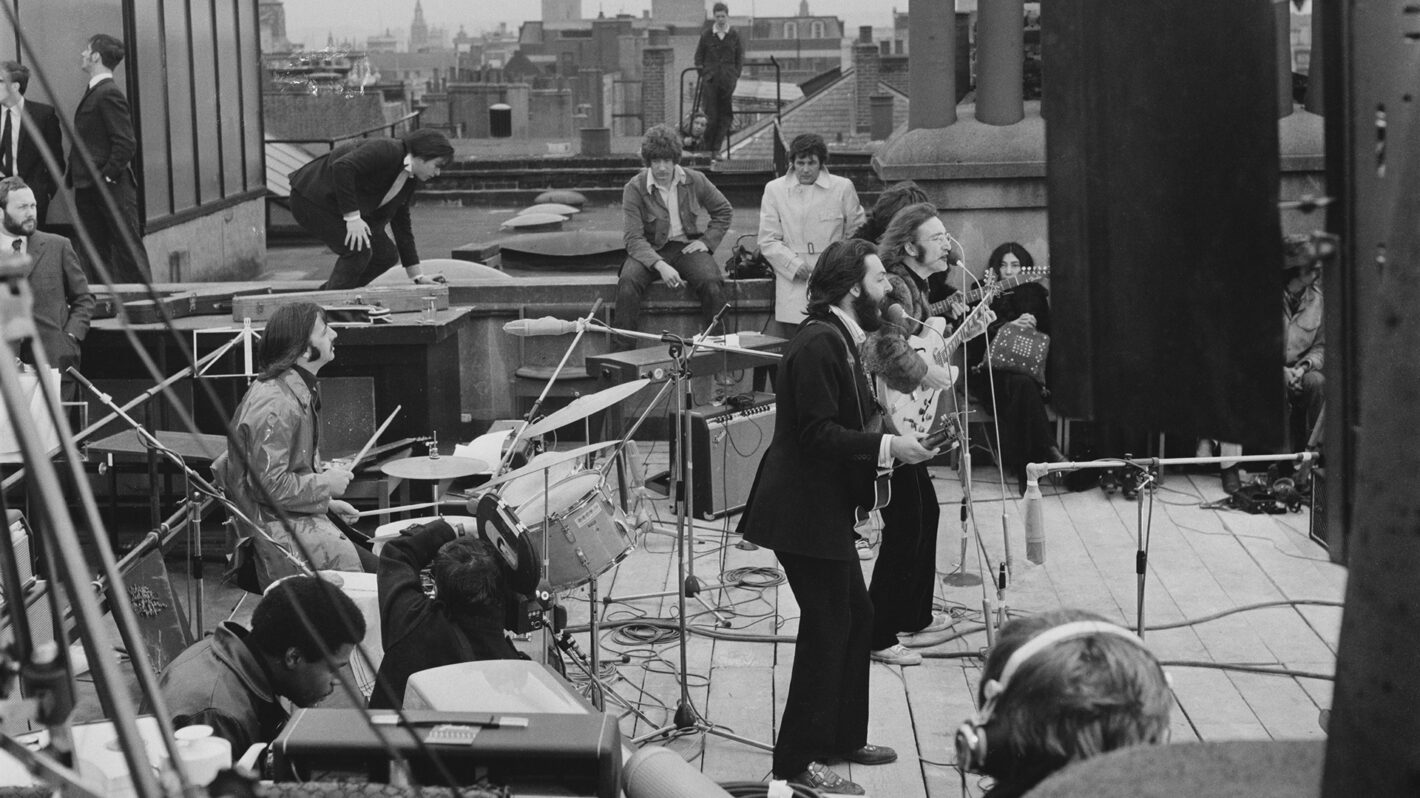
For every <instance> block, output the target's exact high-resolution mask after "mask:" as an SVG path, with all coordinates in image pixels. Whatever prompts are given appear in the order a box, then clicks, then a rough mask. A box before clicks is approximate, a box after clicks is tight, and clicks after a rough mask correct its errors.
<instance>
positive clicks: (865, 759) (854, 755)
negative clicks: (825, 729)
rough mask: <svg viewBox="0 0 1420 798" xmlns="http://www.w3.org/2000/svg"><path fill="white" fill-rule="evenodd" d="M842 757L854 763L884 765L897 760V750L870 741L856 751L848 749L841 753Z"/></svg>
mask: <svg viewBox="0 0 1420 798" xmlns="http://www.w3.org/2000/svg"><path fill="white" fill-rule="evenodd" d="M843 759H844V760H845V761H848V762H852V763H853V764H855V765H886V764H888V763H889V762H896V761H897V752H896V751H894V750H892V749H891V748H888V747H887V746H885V745H872V744H871V743H870V744H868V745H865V746H863V747H862V748H859V749H857V750H856V751H849V752H848V753H846V754H844V755H843Z"/></svg>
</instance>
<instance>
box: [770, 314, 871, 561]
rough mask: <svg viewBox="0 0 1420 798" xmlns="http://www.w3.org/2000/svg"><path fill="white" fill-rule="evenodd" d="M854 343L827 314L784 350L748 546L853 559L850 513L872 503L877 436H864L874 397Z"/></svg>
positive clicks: (819, 317) (836, 320) (834, 317)
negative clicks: (851, 351) (852, 354)
mask: <svg viewBox="0 0 1420 798" xmlns="http://www.w3.org/2000/svg"><path fill="white" fill-rule="evenodd" d="M813 319H818V321H813ZM835 330H836V332H835ZM851 341H852V339H851V338H850V337H849V335H848V331H847V330H846V329H845V328H844V327H843V323H842V322H841V321H839V319H838V317H837V316H835V315H833V314H831V313H830V314H827V315H824V316H811V317H810V321H809V322H806V323H805V324H804V326H803V327H801V328H800V329H799V332H798V333H797V334H796V335H795V336H794V339H793V340H792V341H790V342H789V346H788V348H787V349H786V350H785V352H784V359H783V360H782V361H781V362H780V363H779V376H778V379H777V380H776V381H775V387H776V388H778V390H779V394H778V397H777V398H776V403H777V406H778V414H777V416H776V418H775V424H774V439H773V440H772V441H771V442H770V444H769V450H768V451H767V452H765V454H764V459H763V460H762V461H761V462H760V466H759V475H758V476H757V477H756V478H755V487H754V490H753V492H752V495H751V496H750V500H749V506H748V507H747V508H746V509H745V523H744V526H743V529H744V537H745V540H748V541H750V542H751V543H755V544H758V545H760V546H764V547H766V548H770V549H773V550H774V551H776V552H787V553H789V554H798V555H801V556H807V557H818V558H821V559H826V560H855V559H857V556H858V555H857V553H856V552H855V551H854V548H853V511H854V509H855V508H856V507H858V506H859V505H861V504H863V503H865V502H866V501H868V500H869V499H870V498H871V494H872V484H873V474H874V470H875V468H876V464H877V459H878V447H879V446H880V445H881V442H882V435H881V434H880V433H872V432H864V431H863V427H864V425H865V424H866V421H867V419H866V418H865V417H866V416H869V415H871V414H872V412H873V407H874V404H873V395H872V393H871V391H870V389H869V387H868V381H867V378H866V377H865V376H864V374H863V370H862V368H861V366H859V365H858V362H857V360H858V359H857V357H856V356H855V357H853V358H852V360H851V361H850V359H849V351H848V346H849V345H850V342H851Z"/></svg>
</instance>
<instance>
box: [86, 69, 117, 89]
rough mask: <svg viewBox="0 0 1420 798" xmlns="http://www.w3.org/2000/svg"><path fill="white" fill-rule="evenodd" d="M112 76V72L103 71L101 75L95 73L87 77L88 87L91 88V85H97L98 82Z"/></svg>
mask: <svg viewBox="0 0 1420 798" xmlns="http://www.w3.org/2000/svg"><path fill="white" fill-rule="evenodd" d="M112 77H113V73H112V72H105V73H103V74H102V75H95V76H93V77H91V78H89V88H91V89H92V88H93V87H95V86H97V85H99V84H100V83H102V82H104V81H106V80H108V79H109V78H112Z"/></svg>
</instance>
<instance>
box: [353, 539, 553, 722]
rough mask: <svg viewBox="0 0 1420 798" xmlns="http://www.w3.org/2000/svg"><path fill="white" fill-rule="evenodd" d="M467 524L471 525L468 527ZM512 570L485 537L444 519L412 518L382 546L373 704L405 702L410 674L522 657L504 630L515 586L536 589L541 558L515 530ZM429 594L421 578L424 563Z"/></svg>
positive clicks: (389, 705) (388, 706)
mask: <svg viewBox="0 0 1420 798" xmlns="http://www.w3.org/2000/svg"><path fill="white" fill-rule="evenodd" d="M471 531H472V530H469V532H471ZM517 548H518V569H517V571H513V570H512V569H510V568H508V567H507V566H506V565H505V564H504V562H503V559H502V557H501V555H499V554H498V550H497V549H495V548H494V547H493V545H492V544H490V543H489V542H488V541H486V540H483V539H481V538H478V537H475V536H471V535H469V534H467V533H466V532H465V530H464V529H463V528H462V527H461V526H458V525H450V524H449V522H447V521H444V520H442V519H440V520H437V521H430V522H429V523H427V524H417V525H413V526H411V527H409V528H408V529H406V530H405V533H404V535H403V536H402V537H399V538H396V539H395V540H392V541H390V542H388V543H386V544H385V547H384V550H383V551H381V552H380V571H379V574H380V576H379V585H380V628H381V630H382V636H383V639H384V641H385V657H384V660H383V661H381V662H380V672H379V676H378V678H377V679H376V680H375V691H374V693H372V694H371V695H370V708H371V709H394V708H396V707H400V706H403V705H404V689H405V686H406V685H407V684H408V682H409V677H410V675H411V674H414V673H418V672H419V671H422V670H428V669H429V668H438V667H441V666H444V665H453V664H456V663H459V662H475V661H479V660H489V659H526V657H524V656H523V655H522V654H520V653H519V652H518V650H517V649H515V648H513V644H512V643H511V642H509V641H508V638H507V636H505V635H504V634H503V629H504V628H505V627H506V626H507V625H508V609H509V608H511V607H513V606H515V605H516V604H517V599H516V597H515V596H513V595H512V593H513V592H517V593H524V594H531V593H532V592H533V591H534V590H535V589H536V588H537V580H538V572H539V563H538V560H537V554H536V553H535V552H534V551H533V549H532V546H531V544H530V543H529V542H528V540H527V538H526V537H522V536H519V538H518V540H517ZM431 563H432V565H433V571H434V591H435V593H434V595H435V597H434V598H432V599H431V598H429V597H428V596H426V595H425V594H424V585H423V582H422V580H421V579H420V577H419V574H420V572H421V571H423V570H424V569H425V568H426V567H429V566H430V564H431Z"/></svg>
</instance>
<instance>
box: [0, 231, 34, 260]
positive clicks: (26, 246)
mask: <svg viewBox="0 0 1420 798" xmlns="http://www.w3.org/2000/svg"><path fill="white" fill-rule="evenodd" d="M16 241H19V242H20V253H21V254H23V253H26V252H29V251H30V240H29V239H28V238H27V237H25V236H12V235H10V234H9V232H7V231H6V230H5V229H4V228H3V227H0V257H3V256H7V255H13V254H14V253H15V242H16Z"/></svg>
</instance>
